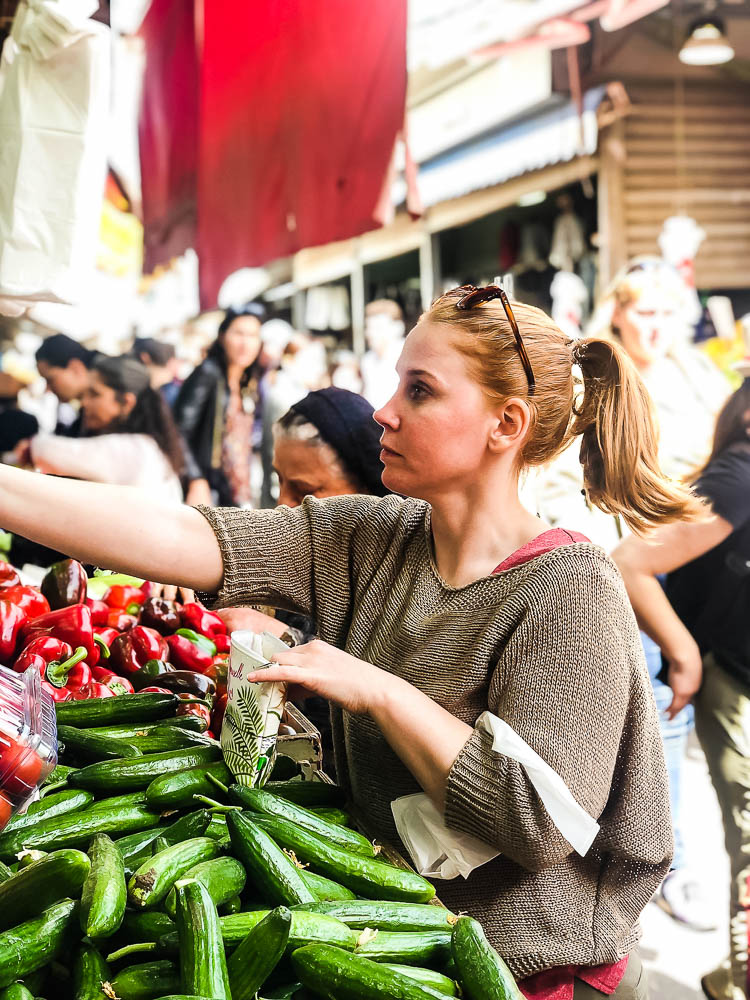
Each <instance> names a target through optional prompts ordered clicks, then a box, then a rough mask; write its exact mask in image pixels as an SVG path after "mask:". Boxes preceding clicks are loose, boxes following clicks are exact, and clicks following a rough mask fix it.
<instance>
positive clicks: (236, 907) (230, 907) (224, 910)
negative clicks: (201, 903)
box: [219, 868, 245, 917]
mask: <svg viewBox="0 0 750 1000" xmlns="http://www.w3.org/2000/svg"><path fill="white" fill-rule="evenodd" d="M242 871H243V874H244V871H245V869H244V868H243V869H242ZM219 910H220V911H221V914H220V915H221V916H222V917H224V916H226V915H227V914H228V913H240V911H241V910H242V899H241V897H240V896H232V898H231V899H228V900H227V901H226V903H222V904H221V905H220V906H219Z"/></svg>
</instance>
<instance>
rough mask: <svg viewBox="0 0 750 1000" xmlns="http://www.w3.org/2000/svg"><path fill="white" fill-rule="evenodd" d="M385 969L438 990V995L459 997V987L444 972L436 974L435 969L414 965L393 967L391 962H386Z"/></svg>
mask: <svg viewBox="0 0 750 1000" xmlns="http://www.w3.org/2000/svg"><path fill="white" fill-rule="evenodd" d="M383 967H384V968H386V969H390V970H391V972H399V973H401V975H402V976H408V977H409V978H410V979H416V980H417V982H420V983H422V985H423V986H429V987H430V988H431V989H433V990H437V991H438V993H444V994H445V995H446V996H447V997H455V996H458V986H457V984H456V982H455V980H453V979H450V978H449V977H448V976H444V975H443V974H442V972H435V971H434V970H433V969H420V968H417V967H416V966H413V965H391V963H390V962H384V963H383Z"/></svg>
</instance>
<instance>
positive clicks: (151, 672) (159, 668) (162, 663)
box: [130, 660, 174, 691]
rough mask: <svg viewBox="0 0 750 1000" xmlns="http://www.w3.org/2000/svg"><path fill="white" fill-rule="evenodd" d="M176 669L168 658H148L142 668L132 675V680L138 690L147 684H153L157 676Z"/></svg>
mask: <svg viewBox="0 0 750 1000" xmlns="http://www.w3.org/2000/svg"><path fill="white" fill-rule="evenodd" d="M173 670H174V667H173V666H172V664H171V663H168V662H167V661H166V660H147V661H146V662H145V663H144V664H143V666H142V667H141V668H140V670H137V671H136V673H134V674H131V675H130V680H131V681H132V683H133V687H134V688H135V689H136V691H140V690H141V689H142V688H144V687H145V686H146V685H147V684H153V683H154V681H155V680H156V678H157V677H161V676H162V675H163V674H168V673H170V672H171V671H173Z"/></svg>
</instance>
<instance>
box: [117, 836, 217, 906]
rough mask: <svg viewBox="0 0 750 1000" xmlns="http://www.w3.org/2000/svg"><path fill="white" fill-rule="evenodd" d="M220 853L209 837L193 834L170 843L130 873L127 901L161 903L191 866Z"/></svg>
mask: <svg viewBox="0 0 750 1000" xmlns="http://www.w3.org/2000/svg"><path fill="white" fill-rule="evenodd" d="M218 853H219V846H218V844H217V843H216V841H215V840H211V838H210V837H194V838H193V839H192V840H184V841H182V842H181V843H179V844H174V845H173V846H172V847H167V848H166V850H164V851H160V852H159V853H158V854H155V855H154V856H153V857H152V858H149V860H148V861H145V862H144V863H143V864H142V865H141V867H140V868H139V869H138V870H137V871H136V872H134V873H133V875H132V876H131V877H130V881H129V882H128V902H129V903H130V905H131V906H135V907H138V908H140V909H152V908H153V907H155V906H158V905H159V903H161V902H162V900H164V899H165V898H166V896H167V894H168V892H169V890H170V889H171V888H172V886H173V885H174V884H175V882H176V881H177V879H179V878H180V877H181V876H182V875H184V874H185V872H186V871H188V869H190V868H192V867H193V866H194V865H197V864H198V863H199V862H201V861H208V860H209V859H210V858H215V857H216V855H217V854H218Z"/></svg>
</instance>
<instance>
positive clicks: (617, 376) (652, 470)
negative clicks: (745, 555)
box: [571, 339, 705, 532]
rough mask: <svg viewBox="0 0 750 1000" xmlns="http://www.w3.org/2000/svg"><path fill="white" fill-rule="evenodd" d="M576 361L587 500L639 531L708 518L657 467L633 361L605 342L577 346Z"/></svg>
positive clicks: (649, 408) (650, 412) (577, 430)
mask: <svg viewBox="0 0 750 1000" xmlns="http://www.w3.org/2000/svg"><path fill="white" fill-rule="evenodd" d="M573 361H574V363H575V364H577V365H578V366H579V368H580V369H581V374H582V376H583V398H582V400H580V402H579V405H578V406H577V407H575V408H574V411H573V412H574V419H573V423H572V426H571V432H572V433H573V434H574V435H577V434H580V435H582V441H581V453H580V458H581V465H582V466H583V479H584V483H585V486H586V495H587V497H588V499H589V500H590V501H591V503H592V504H594V505H595V506H596V507H598V508H599V509H600V510H603V511H604V512H605V513H607V514H614V515H620V516H621V517H622V519H623V520H624V521H625V523H626V524H627V525H628V527H629V528H630V529H631V530H633V531H636V532H643V531H645V530H647V529H648V528H651V527H654V526H655V525H657V524H664V523H667V522H669V521H679V520H694V519H697V518H699V517H701V516H702V515H703V514H704V513H705V507H704V505H703V504H702V503H701V501H700V500H699V499H698V498H697V497H696V496H695V494H693V493H692V492H691V491H690V490H689V489H688V488H687V487H685V486H683V485H681V484H680V483H677V482H675V481H672V480H670V479H667V478H666V477H665V476H664V474H663V473H662V471H661V469H660V468H659V462H658V434H657V430H656V419H655V415H654V409H653V403H652V402H651V398H650V396H649V394H648V391H647V389H646V387H645V385H644V384H643V381H642V380H641V378H640V376H639V375H638V372H637V371H636V369H635V366H634V365H633V363H632V361H631V360H630V358H628V356H627V355H626V354H625V352H624V351H623V350H622V348H620V347H618V345H617V344H613V343H610V342H609V341H606V340H593V339H592V340H579V341H576V342H575V344H574V345H573Z"/></svg>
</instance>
